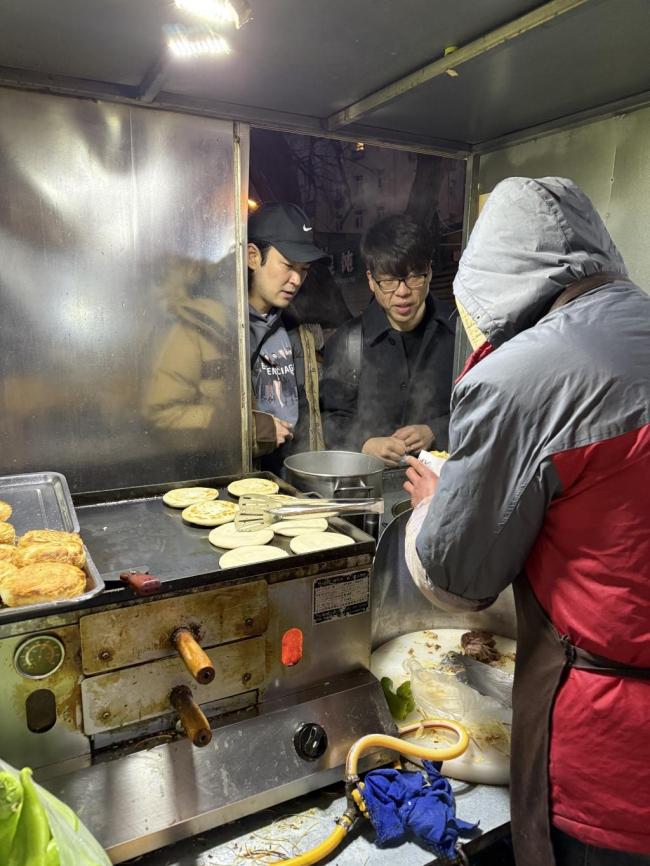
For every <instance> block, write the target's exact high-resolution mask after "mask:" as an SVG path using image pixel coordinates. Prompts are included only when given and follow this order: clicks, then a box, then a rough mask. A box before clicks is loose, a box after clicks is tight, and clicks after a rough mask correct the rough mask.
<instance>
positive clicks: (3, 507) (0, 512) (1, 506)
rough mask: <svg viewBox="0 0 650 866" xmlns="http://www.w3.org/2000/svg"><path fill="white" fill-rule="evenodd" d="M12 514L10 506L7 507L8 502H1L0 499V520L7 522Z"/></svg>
mask: <svg viewBox="0 0 650 866" xmlns="http://www.w3.org/2000/svg"><path fill="white" fill-rule="evenodd" d="M12 513H13V508H12V507H11V505H9V503H8V502H3V501H2V499H0V520H2V521H5V520H9V518H10V517H11V515H12Z"/></svg>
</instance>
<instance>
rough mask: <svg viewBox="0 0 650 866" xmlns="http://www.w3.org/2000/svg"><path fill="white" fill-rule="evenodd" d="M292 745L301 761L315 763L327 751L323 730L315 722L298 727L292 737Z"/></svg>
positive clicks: (325, 736)
mask: <svg viewBox="0 0 650 866" xmlns="http://www.w3.org/2000/svg"><path fill="white" fill-rule="evenodd" d="M293 745H294V746H295V749H296V752H298V754H299V755H300V757H301V758H302V759H303V760H305V761H316V760H317V759H318V758H320V757H321V755H324V754H325V750H326V749H327V734H326V733H325V728H324V727H323V726H322V725H319V724H317V723H316V722H307V723H306V724H304V725H300V727H299V728H298V730H297V731H296V733H295V734H294V735H293Z"/></svg>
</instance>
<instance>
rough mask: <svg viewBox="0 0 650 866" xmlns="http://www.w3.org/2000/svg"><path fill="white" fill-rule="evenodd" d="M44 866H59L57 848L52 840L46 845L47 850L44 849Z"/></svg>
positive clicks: (59, 859) (59, 860)
mask: <svg viewBox="0 0 650 866" xmlns="http://www.w3.org/2000/svg"><path fill="white" fill-rule="evenodd" d="M45 866H61V858H60V857H59V848H58V846H57V844H56V842H55V841H54V839H50V841H49V842H48V843H47V848H46V849H45Z"/></svg>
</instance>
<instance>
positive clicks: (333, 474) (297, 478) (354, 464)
mask: <svg viewBox="0 0 650 866" xmlns="http://www.w3.org/2000/svg"><path fill="white" fill-rule="evenodd" d="M284 465H285V468H286V470H287V473H288V480H289V481H290V482H291V483H292V484H294V485H295V486H296V487H298V488H299V489H300V490H312V491H314V492H315V493H318V494H319V495H320V496H324V497H326V498H327V499H334V498H339V497H341V498H344V499H354V498H356V497H363V498H365V497H368V498H372V499H381V497H382V491H383V484H382V477H383V473H384V463H383V461H382V460H379V458H378V457H372V456H371V455H369V454H357V453H356V452H354V451H304V452H303V453H302V454H292V455H291V457H287V459H286V460H285V461H284Z"/></svg>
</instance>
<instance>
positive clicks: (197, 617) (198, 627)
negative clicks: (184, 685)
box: [79, 580, 269, 674]
mask: <svg viewBox="0 0 650 866" xmlns="http://www.w3.org/2000/svg"><path fill="white" fill-rule="evenodd" d="M268 621H269V610H268V589H267V584H266V581H265V580H256V581H252V582H250V583H243V584H239V585H237V586H224V587H220V588H219V589H211V590H207V591H205V592H198V593H193V594H191V595H181V596H176V597H174V598H169V599H165V600H164V601H151V602H149V603H148V604H140V605H137V606H135V607H129V608H122V609H120V608H118V609H114V610H110V611H104V612H102V613H89V614H87V615H85V616H83V617H82V618H81V620H80V621H79V628H80V631H81V658H82V664H83V669H84V673H86V674H96V673H103V672H106V671H112V670H115V669H116V668H121V667H125V666H127V665H134V664H141V663H142V662H149V661H153V660H154V659H159V658H164V657H165V656H174V657H178V652H177V650H176V647H175V646H174V644H173V642H172V635H173V634H174V632H175V631H176V629H178V628H183V627H184V628H189V629H190V630H191V632H192V633H193V634H194V635H195V636H196V637H197V638H198V640H199V642H200V644H201V646H202V647H203V648H204V649H205V648H207V647H210V646H215V645H216V644H220V643H225V642H226V641H233V640H241V639H242V638H246V637H252V636H253V635H260V634H263V632H264V631H266V628H267V625H268Z"/></svg>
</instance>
